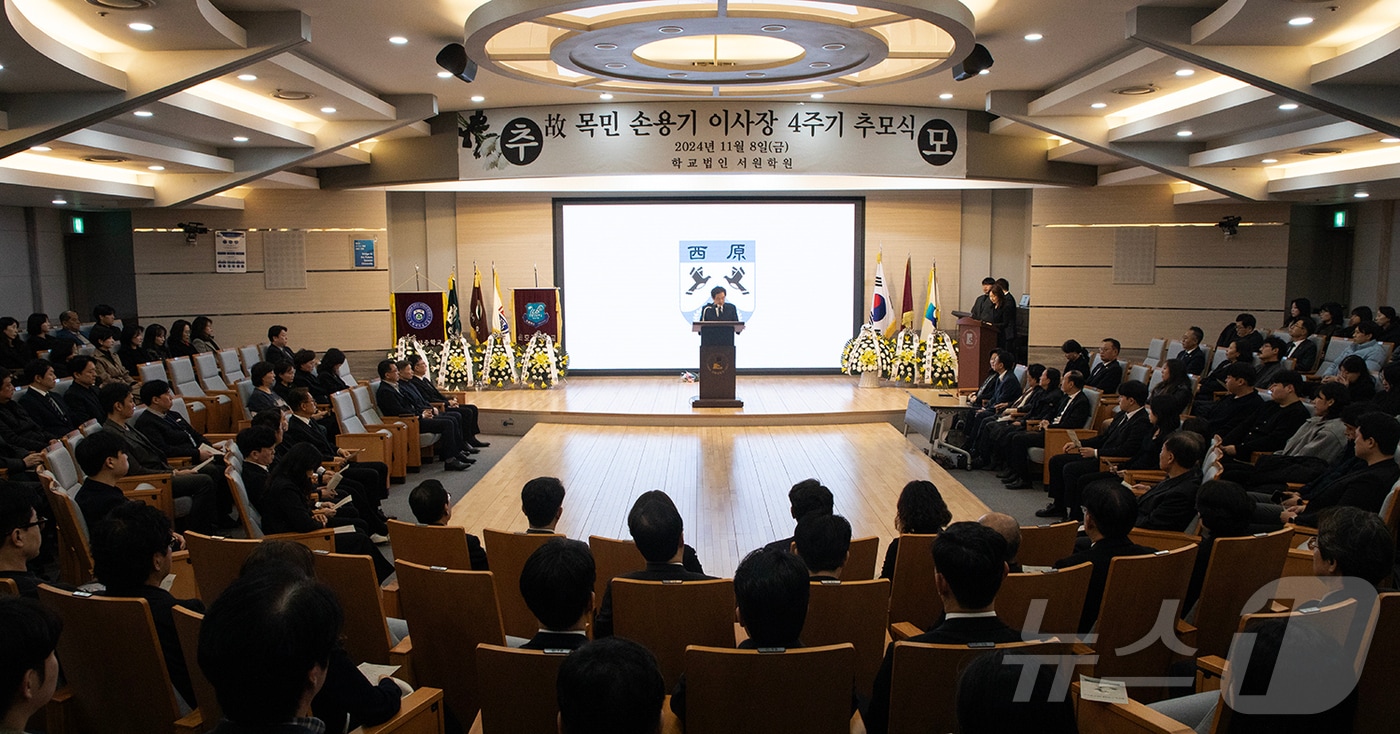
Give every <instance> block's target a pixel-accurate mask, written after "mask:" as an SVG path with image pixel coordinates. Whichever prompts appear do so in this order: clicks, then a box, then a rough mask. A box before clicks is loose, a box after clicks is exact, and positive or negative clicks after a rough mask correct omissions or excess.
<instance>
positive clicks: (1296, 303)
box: [1283, 298, 1313, 329]
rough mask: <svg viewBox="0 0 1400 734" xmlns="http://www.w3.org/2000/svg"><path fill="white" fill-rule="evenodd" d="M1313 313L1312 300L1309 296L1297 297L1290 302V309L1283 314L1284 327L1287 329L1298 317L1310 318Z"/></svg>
mask: <svg viewBox="0 0 1400 734" xmlns="http://www.w3.org/2000/svg"><path fill="white" fill-rule="evenodd" d="M1312 314H1313V308H1312V300H1310V299H1307V298H1295V299H1293V300H1292V301H1289V302H1288V310H1287V311H1285V312H1284V314H1283V327H1284V328H1285V329H1286V328H1288V326H1289V324H1292V323H1293V322H1294V321H1297V320H1298V319H1310V318H1312Z"/></svg>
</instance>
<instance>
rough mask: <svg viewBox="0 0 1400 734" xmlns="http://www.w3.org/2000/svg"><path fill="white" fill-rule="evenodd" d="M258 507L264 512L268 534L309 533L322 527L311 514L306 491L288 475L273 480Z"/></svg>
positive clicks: (263, 520)
mask: <svg viewBox="0 0 1400 734" xmlns="http://www.w3.org/2000/svg"><path fill="white" fill-rule="evenodd" d="M257 508H258V512H259V513H261V514H262V526H263V532H264V533H266V534H268V535H275V534H277V533H309V532H312V531H315V530H320V529H321V528H322V525H321V523H320V522H318V521H317V520H316V518H315V517H313V516H312V515H311V507H310V506H309V505H308V504H307V502H306V492H305V491H303V489H302V488H301V487H298V486H297V485H296V484H294V483H293V482H292V481H291V479H289V478H287V477H281V478H280V479H277V480H275V481H273V482H272V483H270V484H269V485H268V486H267V488H266V489H265V490H263V493H262V504H259V505H257Z"/></svg>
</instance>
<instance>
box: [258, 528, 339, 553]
mask: <svg viewBox="0 0 1400 734" xmlns="http://www.w3.org/2000/svg"><path fill="white" fill-rule="evenodd" d="M263 540H290V541H293V542H297V543H302V544H303V545H306V546H307V547H309V548H311V549H312V550H324V551H329V552H332V553H334V552H335V528H322V529H320V530H311V531H309V532H305V533H274V534H272V535H269V536H266V537H265V538H263Z"/></svg>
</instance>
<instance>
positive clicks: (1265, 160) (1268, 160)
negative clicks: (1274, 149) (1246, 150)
mask: <svg viewBox="0 0 1400 734" xmlns="http://www.w3.org/2000/svg"><path fill="white" fill-rule="evenodd" d="M1259 162H1260V163H1278V159H1277V158H1265V159H1264V160H1262V161H1259Z"/></svg>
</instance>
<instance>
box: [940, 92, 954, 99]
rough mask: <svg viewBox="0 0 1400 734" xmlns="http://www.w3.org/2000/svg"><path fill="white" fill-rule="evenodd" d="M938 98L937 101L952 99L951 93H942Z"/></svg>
mask: <svg viewBox="0 0 1400 734" xmlns="http://www.w3.org/2000/svg"><path fill="white" fill-rule="evenodd" d="M938 98H939V99H952V98H953V93H952V92H944V93H942V94H940V95H938Z"/></svg>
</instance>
